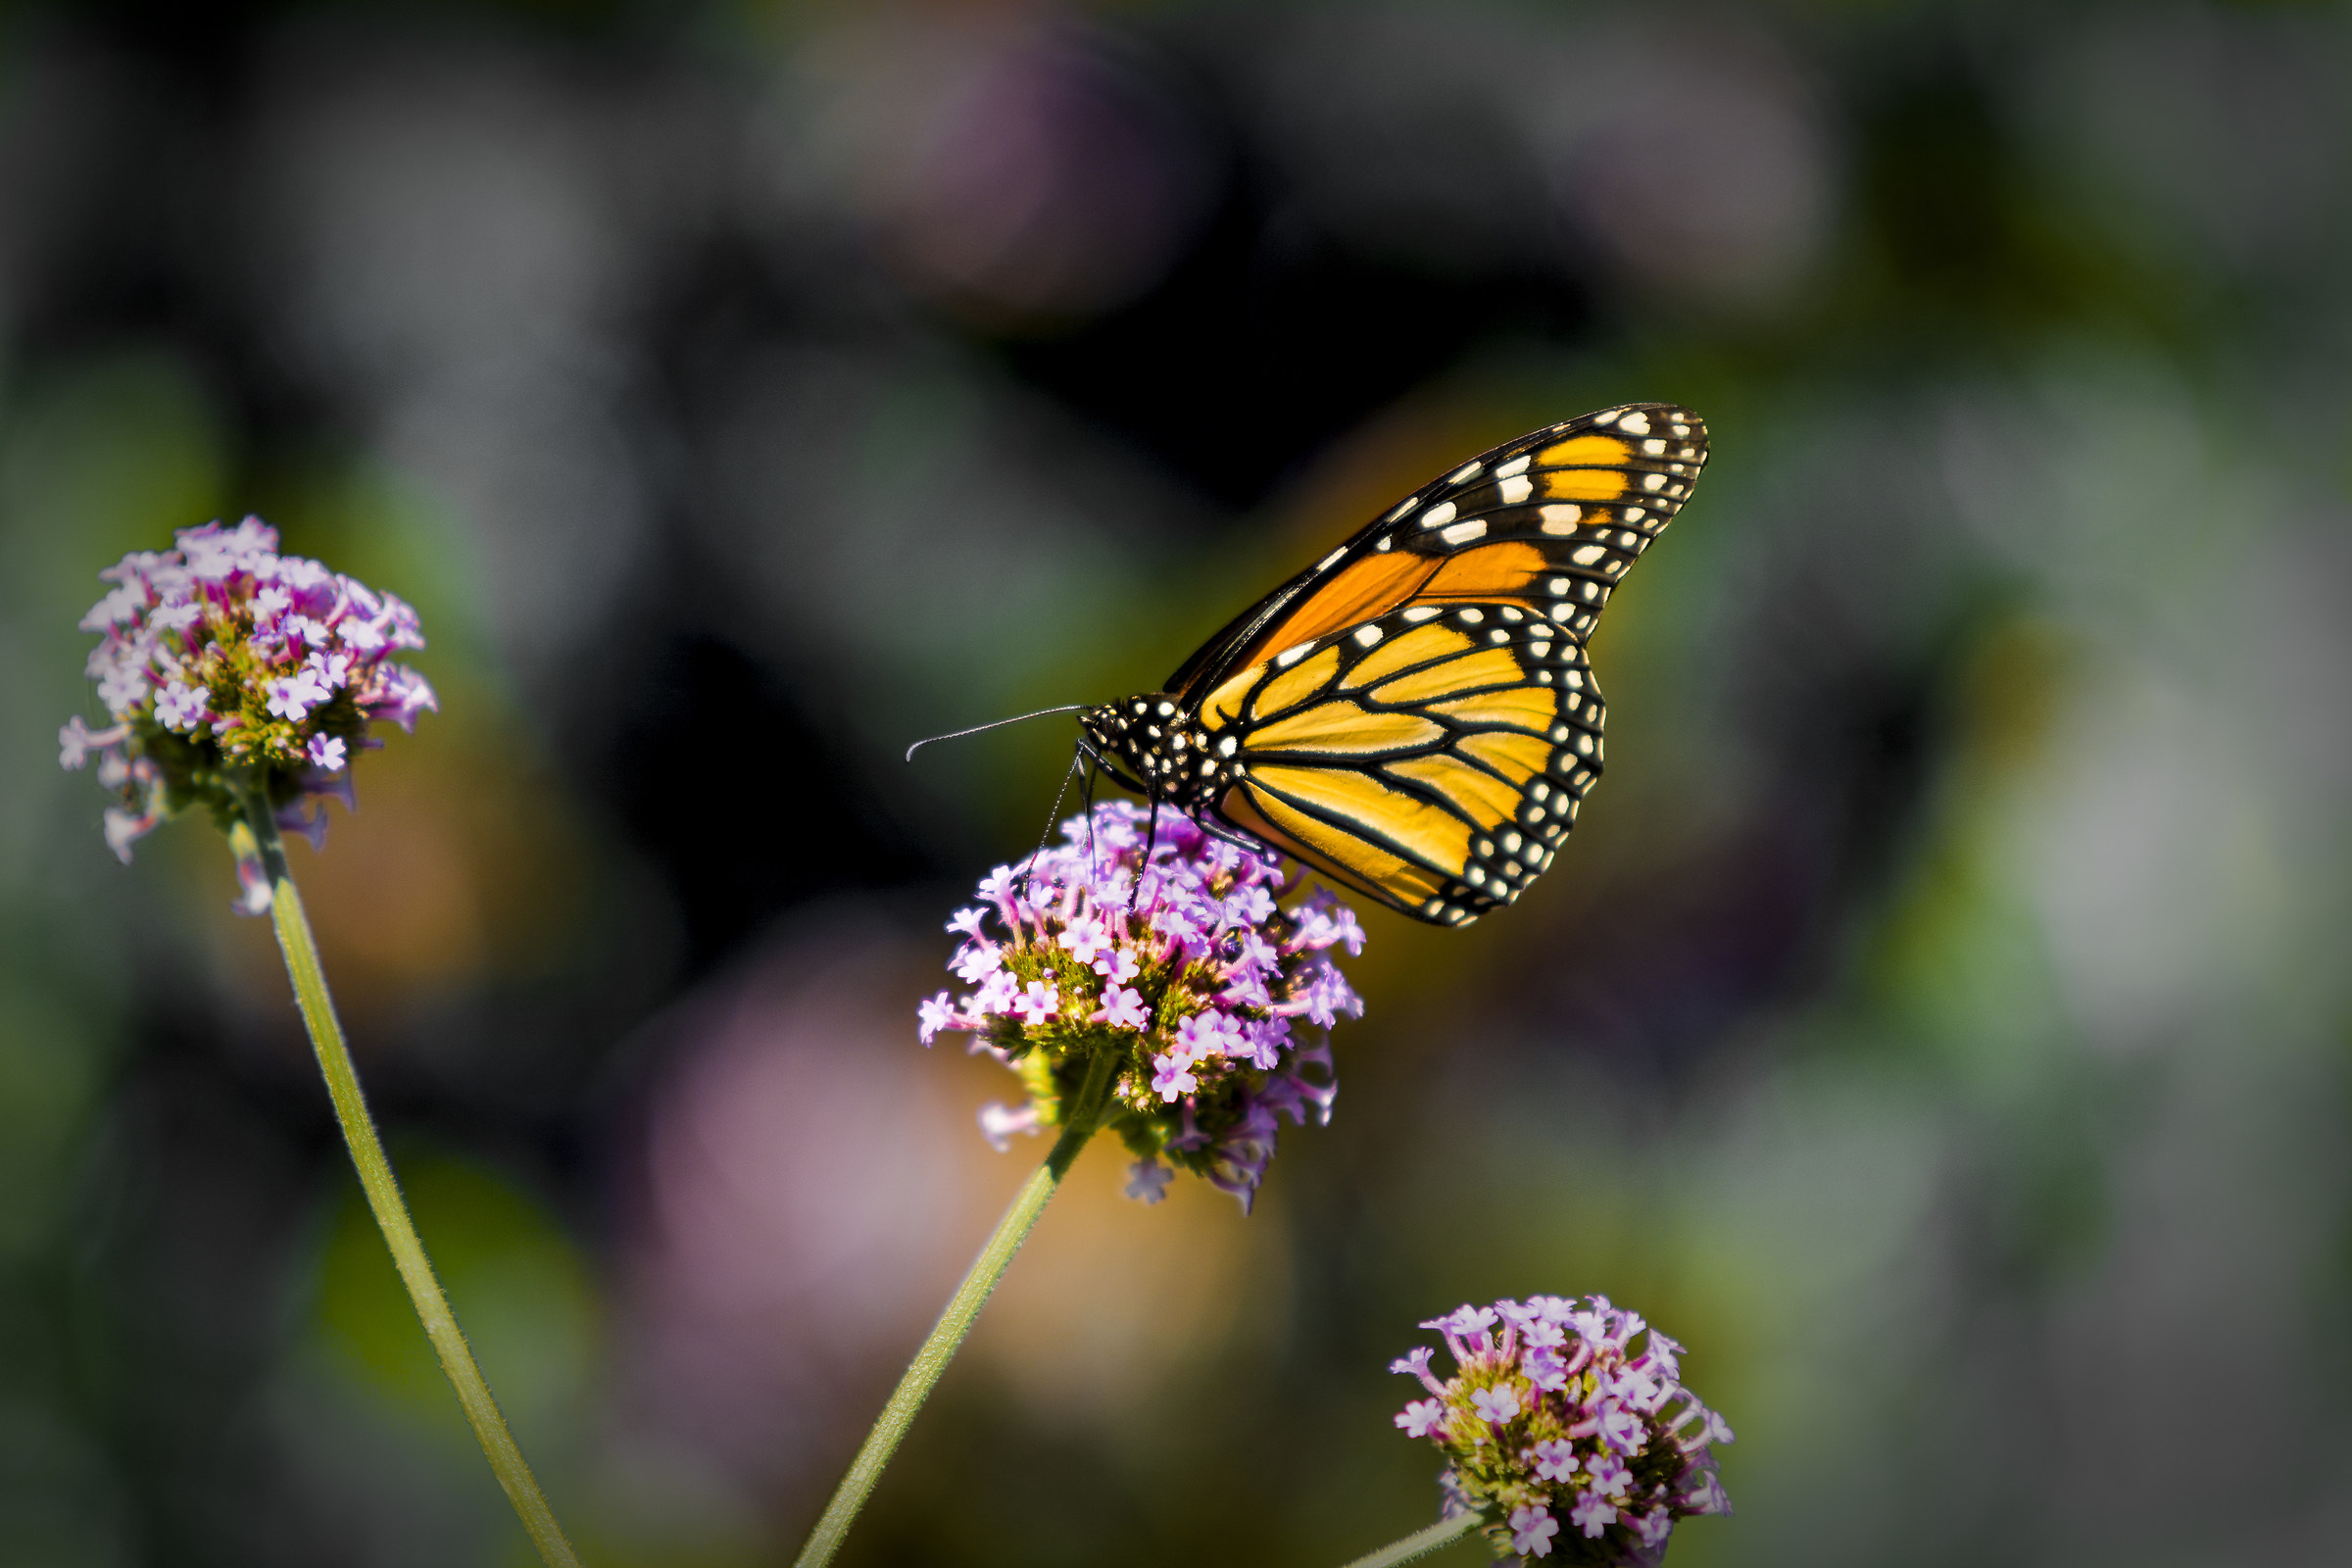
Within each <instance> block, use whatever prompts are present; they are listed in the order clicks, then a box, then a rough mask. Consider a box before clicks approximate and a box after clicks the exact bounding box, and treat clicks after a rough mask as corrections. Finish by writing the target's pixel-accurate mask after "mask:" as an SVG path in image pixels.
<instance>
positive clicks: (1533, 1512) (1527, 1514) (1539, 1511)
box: [1511, 1502, 1560, 1557]
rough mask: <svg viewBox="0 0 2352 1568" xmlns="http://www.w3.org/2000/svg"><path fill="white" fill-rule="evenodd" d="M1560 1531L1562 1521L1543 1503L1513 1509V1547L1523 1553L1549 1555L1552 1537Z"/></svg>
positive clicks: (1538, 1555) (1539, 1555)
mask: <svg viewBox="0 0 2352 1568" xmlns="http://www.w3.org/2000/svg"><path fill="white" fill-rule="evenodd" d="M1559 1533H1560V1522H1559V1521H1558V1520H1557V1519H1554V1518H1553V1517H1552V1516H1551V1510H1550V1509H1549V1508H1546V1507H1544V1504H1542V1503H1540V1502H1539V1503H1535V1504H1533V1505H1531V1506H1529V1507H1525V1508H1513V1509H1512V1510H1511V1549H1512V1550H1513V1551H1516V1552H1519V1553H1521V1554H1523V1555H1529V1556H1536V1557H1548V1556H1550V1555H1551V1538H1552V1537H1554V1536H1556V1535H1558V1534H1559Z"/></svg>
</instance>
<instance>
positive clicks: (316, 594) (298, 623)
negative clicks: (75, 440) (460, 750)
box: [58, 517, 439, 860]
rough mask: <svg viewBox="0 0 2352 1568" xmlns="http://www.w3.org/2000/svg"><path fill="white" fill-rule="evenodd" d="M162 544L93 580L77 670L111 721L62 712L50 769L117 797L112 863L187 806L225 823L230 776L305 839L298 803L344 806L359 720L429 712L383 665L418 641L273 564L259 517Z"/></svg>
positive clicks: (291, 565) (111, 821)
mask: <svg viewBox="0 0 2352 1568" xmlns="http://www.w3.org/2000/svg"><path fill="white" fill-rule="evenodd" d="M174 539H175V541H176V542H175V546H174V548H172V549H171V550H165V551H160V552H159V551H136V552H133V553H132V554H130V555H127V556H124V557H123V560H122V561H121V562H120V563H119V564H116V565H113V566H109V567H108V568H107V569H106V570H104V571H102V572H100V573H99V574H98V575H99V577H100V578H101V579H102V580H104V581H107V582H111V583H113V584H114V585H115V586H114V587H113V589H112V590H110V591H109V592H108V594H107V595H106V597H105V598H103V599H101V600H99V601H98V603H97V604H96V606H94V607H93V608H92V609H91V611H90V613H88V614H86V615H84V616H82V617H81V629H82V630H84V631H94V632H97V633H98V634H99V643H98V646H97V647H96V648H94V649H92V650H91V652H90V659H89V664H88V673H89V675H90V676H91V678H93V679H94V680H96V681H97V682H98V698H99V701H100V702H102V703H104V704H105V705H106V709H107V711H108V713H109V714H111V715H112V718H113V722H112V723H111V724H110V725H109V726H108V727H106V728H104V729H98V730H93V729H91V728H90V727H89V726H88V725H87V724H85V723H83V722H82V720H81V717H80V716H79V715H78V714H76V715H75V716H74V717H73V719H71V720H70V721H69V722H68V723H67V724H66V726H65V728H63V729H61V730H60V731H58V745H59V747H60V748H61V756H60V758H59V760H60V761H61V762H62V763H63V764H64V765H65V766H67V767H69V768H78V767H81V766H83V765H85V764H86V763H87V762H88V761H89V760H90V759H91V758H92V757H95V758H97V760H98V781H99V782H100V783H101V784H103V785H104V786H106V788H107V789H109V790H111V791H113V792H114V793H115V794H116V795H117V796H118V797H119V804H117V805H116V806H114V807H111V808H109V809H108V810H107V813H106V841H107V843H108V844H109V845H110V846H112V847H113V849H114V852H115V853H116V854H117V855H118V856H120V857H122V858H123V859H124V860H128V859H129V858H130V846H131V844H132V843H133V842H134V841H135V840H137V839H138V838H140V837H141V836H143V835H145V834H147V833H149V832H151V831H153V830H154V829H155V827H156V826H157V825H158V824H159V823H161V822H162V821H163V820H164V819H165V818H166V817H168V816H171V815H173V814H175V813H176V812H179V811H181V810H184V809H187V808H189V807H190V806H194V805H199V804H202V805H206V806H209V807H211V808H213V809H214V810H215V812H216V814H217V815H219V816H220V817H221V820H222V821H223V823H225V822H226V821H227V820H229V819H230V818H231V817H232V816H233V815H234V813H235V812H236V810H237V809H238V802H237V800H236V798H235V789H236V785H235V782H234V780H235V778H236V777H237V776H242V777H244V778H246V779H248V780H250V781H251V782H250V785H249V787H253V788H258V789H261V790H263V791H264V792H265V793H266V795H267V797H268V799H269V801H270V805H271V806H272V807H273V808H274V809H276V810H277V812H278V816H279V820H280V822H281V823H283V824H284V825H287V826H291V827H298V828H301V829H303V830H305V831H307V832H309V833H310V834H311V835H312V838H313V840H314V842H316V840H317V839H318V837H319V834H321V833H322V832H323V831H324V829H325V821H326V815H325V810H324V808H323V805H322V804H320V803H319V802H317V801H316V800H315V799H313V798H314V797H318V796H321V795H339V796H341V797H342V798H343V801H344V804H345V805H346V806H347V807H348V806H349V805H350V804H351V787H350V772H349V768H350V764H351V760H352V756H353V753H354V752H356V751H359V750H362V749H364V748H366V747H368V745H370V744H372V743H370V742H369V740H368V724H369V723H370V722H371V721H373V720H375V719H389V720H391V721H392V722H394V723H397V724H399V725H400V726H401V727H402V728H403V729H411V728H414V727H415V725H416V721H417V714H418V713H420V712H423V711H425V710H427V709H431V708H436V707H438V706H439V705H438V704H437V703H436V702H435V701H434V699H433V689H432V688H431V687H430V686H427V685H426V684H425V683H424V678H423V677H422V676H421V675H418V674H417V672H416V671H415V670H413V669H411V668H409V667H408V666H407V665H405V664H396V663H393V662H391V656H392V655H393V654H395V653H396V652H398V651H399V650H401V649H406V648H422V647H423V646H424V636H423V633H422V632H421V631H419V630H418V628H417V613H416V612H415V611H413V610H411V609H410V608H409V607H408V606H407V605H405V604H403V603H402V602H401V601H400V600H398V599H396V598H394V597H393V596H392V595H390V594H379V593H376V592H374V591H372V590H370V589H368V588H367V587H366V586H364V585H362V584H360V583H357V582H354V581H353V580H352V579H351V578H349V577H346V576H343V575H341V574H340V573H338V572H333V571H329V570H328V569H327V568H326V567H324V566H322V565H320V564H319V563H318V562H316V561H310V560H307V559H305V558H303V557H301V556H281V555H279V554H278V553H277V530H276V529H274V528H271V527H270V525H269V524H267V523H265V522H263V521H262V520H261V519H260V518H259V517H247V518H246V519H245V520H244V521H243V522H241V523H239V524H237V525H236V526H235V527H234V528H223V527H222V526H221V524H219V523H217V522H212V523H207V524H205V525H204V526H203V527H201V528H183V529H181V530H179V532H178V533H177V534H176V535H174ZM306 803H308V804H310V805H312V806H313V807H315V808H316V809H314V810H313V811H312V812H311V813H310V814H308V815H305V814H304V811H303V807H304V806H305V804H306Z"/></svg>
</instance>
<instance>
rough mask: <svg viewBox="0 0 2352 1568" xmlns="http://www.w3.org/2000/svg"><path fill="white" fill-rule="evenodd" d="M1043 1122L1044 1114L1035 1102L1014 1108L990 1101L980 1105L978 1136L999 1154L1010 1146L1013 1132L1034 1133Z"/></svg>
mask: <svg viewBox="0 0 2352 1568" xmlns="http://www.w3.org/2000/svg"><path fill="white" fill-rule="evenodd" d="M1044 1124H1045V1118H1044V1115H1043V1113H1042V1112H1041V1111H1040V1110H1039V1109H1038V1107H1037V1106H1036V1105H1035V1104H1028V1105H1022V1106H1020V1107H1019V1108H1018V1109H1015V1108H1014V1107H1012V1106H1010V1105H1000V1104H995V1103H990V1104H986V1105H982V1106H981V1107H980V1136H981V1137H983V1138H985V1139H987V1140H988V1146H989V1148H991V1149H993V1150H995V1151H996V1152H998V1153H1000V1154H1002V1153H1004V1152H1005V1151H1006V1150H1009V1149H1010V1148H1012V1139H1013V1135H1014V1134H1015V1133H1023V1134H1027V1133H1035V1132H1036V1131H1038V1130H1039V1128H1041V1127H1042V1126H1043V1125H1044Z"/></svg>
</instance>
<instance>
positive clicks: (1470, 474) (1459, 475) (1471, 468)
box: [1446, 463, 1485, 484]
mask: <svg viewBox="0 0 2352 1568" xmlns="http://www.w3.org/2000/svg"><path fill="white" fill-rule="evenodd" d="M1483 466H1485V465H1483V464H1477V463H1465V464H1463V465H1462V466H1460V467H1458V468H1456V469H1454V470H1453V471H1452V472H1451V473H1449V474H1447V475H1446V483H1447V484H1460V483H1462V482H1464V481H1465V480H1469V479H1475V478H1477V477H1478V472H1479V469H1480V468H1481V467H1483Z"/></svg>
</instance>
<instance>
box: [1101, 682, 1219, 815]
mask: <svg viewBox="0 0 2352 1568" xmlns="http://www.w3.org/2000/svg"><path fill="white" fill-rule="evenodd" d="M1078 723H1079V726H1080V727H1081V728H1082V729H1084V730H1085V731H1086V734H1087V739H1088V741H1089V742H1090V743H1091V748H1090V749H1091V750H1092V751H1093V753H1094V755H1095V756H1096V757H1097V758H1098V759H1100V760H1101V761H1102V762H1103V765H1104V766H1105V767H1107V768H1109V769H1110V771H1111V773H1112V775H1113V776H1114V777H1117V778H1119V781H1120V782H1121V783H1123V784H1125V785H1127V786H1128V787H1130V788H1132V789H1139V790H1142V791H1143V792H1144V793H1145V794H1147V795H1150V796H1151V797H1152V798H1153V799H1155V800H1161V801H1165V802H1167V803H1168V804H1169V805H1171V806H1173V807H1175V808H1176V809H1178V810H1182V811H1191V812H1198V811H1201V810H1202V809H1206V808H1208V807H1210V806H1212V805H1214V804H1215V803H1216V802H1217V801H1218V800H1219V799H1221V798H1222V797H1223V796H1224V794H1225V792H1226V790H1227V789H1229V788H1230V787H1231V786H1232V784H1233V781H1234V779H1235V777H1236V776H1237V774H1238V772H1239V768H1238V766H1237V764H1236V762H1235V760H1234V759H1233V745H1232V742H1231V741H1230V740H1227V741H1226V742H1224V743H1223V744H1222V745H1219V744H1218V743H1217V742H1216V741H1214V740H1213V739H1212V738H1211V736H1210V735H1209V733H1208V731H1207V730H1206V729H1205V728H1203V727H1202V725H1201V722H1200V720H1199V719H1198V718H1196V717H1194V716H1193V714H1191V713H1190V712H1188V711H1186V710H1185V709H1184V708H1183V707H1182V706H1181V705H1180V704H1178V702H1177V701H1176V699H1175V698H1173V697H1170V696H1169V695H1168V694H1167V693H1165V692H1145V693H1143V694H1141V695H1139V696H1135V697H1129V698H1126V699H1124V700H1123V701H1120V702H1116V703H1105V704H1103V706H1102V707H1101V708H1090V709H1088V710H1087V711H1085V712H1083V713H1081V714H1079V715H1078Z"/></svg>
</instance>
